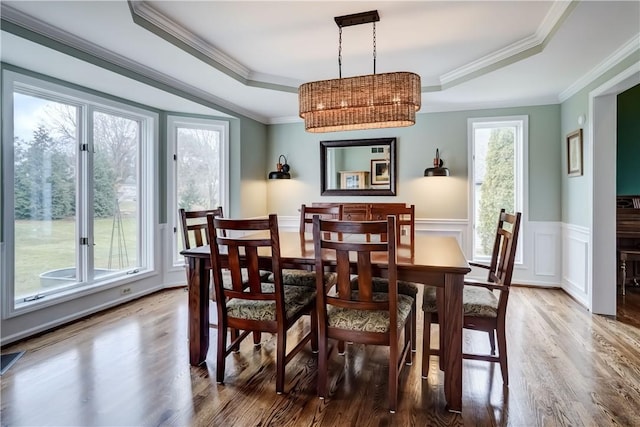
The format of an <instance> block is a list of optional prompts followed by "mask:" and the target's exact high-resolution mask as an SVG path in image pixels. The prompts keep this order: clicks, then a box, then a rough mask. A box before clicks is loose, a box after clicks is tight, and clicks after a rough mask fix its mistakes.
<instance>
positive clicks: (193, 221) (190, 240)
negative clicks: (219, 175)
mask: <svg viewBox="0 0 640 427" xmlns="http://www.w3.org/2000/svg"><path fill="white" fill-rule="evenodd" d="M178 212H179V214H180V223H181V225H182V245H183V247H184V249H191V248H192V247H193V248H196V247H198V246H204V245H208V244H209V235H208V233H207V215H213V216H214V217H217V218H223V217H224V214H223V211H222V206H218V207H217V208H215V209H203V210H197V211H187V210H185V209H183V208H180V209H179V211H178ZM209 295H210V298H211V300H212V301H215V299H216V295H215V290H214V289H211V292H209ZM209 326H211V327H215V326H216V324H215V323H210V325H209Z"/></svg>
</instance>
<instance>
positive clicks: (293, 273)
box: [267, 268, 336, 288]
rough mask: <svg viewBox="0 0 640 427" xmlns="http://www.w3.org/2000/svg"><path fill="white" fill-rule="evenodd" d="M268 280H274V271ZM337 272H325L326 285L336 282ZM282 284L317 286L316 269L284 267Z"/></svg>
mask: <svg viewBox="0 0 640 427" xmlns="http://www.w3.org/2000/svg"><path fill="white" fill-rule="evenodd" d="M267 280H268V281H269V282H273V280H274V278H273V273H271V274H269V276H268V278H267ZM335 281H336V274H335V273H325V274H324V283H325V285H330V284H333V283H335ZM282 284H284V285H291V286H306V287H310V288H315V287H316V272H315V271H307V270H293V269H286V268H285V269H283V270H282Z"/></svg>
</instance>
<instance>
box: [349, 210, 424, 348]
mask: <svg viewBox="0 0 640 427" xmlns="http://www.w3.org/2000/svg"><path fill="white" fill-rule="evenodd" d="M389 215H394V216H395V217H396V244H397V246H398V247H399V246H400V241H401V238H402V236H409V237H408V238H405V240H406V241H408V242H409V243H408V245H409V250H410V251H411V254H413V253H414V250H415V229H416V214H415V205H410V206H406V205H401V204H398V203H392V204H391V203H390V204H385V203H372V204H369V205H367V217H368V219H369V220H371V221H386V219H387V217H388V216H389ZM380 237H381V238H382V239H383V240H386V239H387V236H386V234H384V235H382V236H380ZM352 286H355V280H354V281H353V283H352ZM422 286H424V285H422ZM419 287H420V285H418V284H416V283H412V282H407V281H404V280H398V292H399V293H401V294H403V295H408V296H410V297H411V298H413V307H412V309H411V324H412V328H411V330H412V331H413V337H412V338H411V345H412V348H411V350H412V351H414V352H415V351H416V345H417V339H416V327H417V317H418V316H417V311H418V309H417V305H416V301H417V299H418V288H419ZM387 288H388V281H387V279H384V278H381V277H374V278H373V289H374V292H387Z"/></svg>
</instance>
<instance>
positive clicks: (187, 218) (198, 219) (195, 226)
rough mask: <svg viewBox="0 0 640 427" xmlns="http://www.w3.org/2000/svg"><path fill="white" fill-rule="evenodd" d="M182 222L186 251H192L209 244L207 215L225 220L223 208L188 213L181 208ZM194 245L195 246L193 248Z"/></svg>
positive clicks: (183, 241)
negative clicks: (194, 248) (193, 248)
mask: <svg viewBox="0 0 640 427" xmlns="http://www.w3.org/2000/svg"><path fill="white" fill-rule="evenodd" d="M178 212H179V213H180V222H181V225H182V244H183V246H184V249H191V248H192V247H198V246H203V245H208V244H209V240H208V239H209V236H208V234H207V215H213V216H214V217H220V218H223V217H224V214H223V212H222V206H218V207H217V208H215V209H204V210H198V211H187V210H186V209H183V208H180V210H179V211H178ZM192 245H193V246H192Z"/></svg>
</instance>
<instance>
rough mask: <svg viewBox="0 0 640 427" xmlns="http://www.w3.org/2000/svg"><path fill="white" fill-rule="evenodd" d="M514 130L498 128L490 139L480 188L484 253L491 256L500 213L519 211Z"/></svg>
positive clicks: (492, 132)
mask: <svg viewBox="0 0 640 427" xmlns="http://www.w3.org/2000/svg"><path fill="white" fill-rule="evenodd" d="M514 147H515V144H514V129H513V128H496V129H493V130H492V131H491V135H490V136H489V142H488V148H487V157H486V169H485V175H484V181H483V182H482V186H481V188H480V218H479V223H478V236H479V238H480V244H481V247H482V251H483V253H484V254H486V255H490V254H491V250H492V249H493V242H494V240H495V233H496V226H497V224H498V216H497V215H498V212H500V209H502V208H505V209H507V210H508V211H511V210H513V209H514V207H515V188H514V183H515V177H514V171H515V167H514V159H515V152H514Z"/></svg>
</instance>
